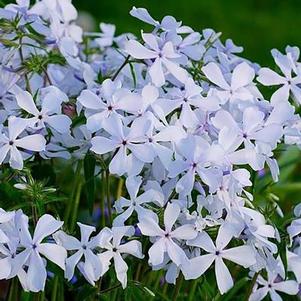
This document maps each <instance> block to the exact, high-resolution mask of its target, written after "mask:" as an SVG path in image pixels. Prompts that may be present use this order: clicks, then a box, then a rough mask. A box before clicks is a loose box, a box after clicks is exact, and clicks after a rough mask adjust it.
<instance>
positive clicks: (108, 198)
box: [106, 169, 112, 224]
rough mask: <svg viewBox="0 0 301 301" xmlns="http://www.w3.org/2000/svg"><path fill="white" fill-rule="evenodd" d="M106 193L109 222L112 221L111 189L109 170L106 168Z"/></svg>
mask: <svg viewBox="0 0 301 301" xmlns="http://www.w3.org/2000/svg"><path fill="white" fill-rule="evenodd" d="M106 195H107V207H108V213H109V224H111V221H112V204H111V191H110V172H109V170H108V169H107V170H106Z"/></svg>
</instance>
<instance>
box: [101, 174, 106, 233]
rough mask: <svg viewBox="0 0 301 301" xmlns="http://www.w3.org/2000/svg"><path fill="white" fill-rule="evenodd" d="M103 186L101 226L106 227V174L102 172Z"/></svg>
mask: <svg viewBox="0 0 301 301" xmlns="http://www.w3.org/2000/svg"><path fill="white" fill-rule="evenodd" d="M101 178H102V181H101V183H102V186H101V198H100V211H101V226H102V227H105V226H106V216H105V208H106V206H105V172H104V171H103V172H102V177H101Z"/></svg>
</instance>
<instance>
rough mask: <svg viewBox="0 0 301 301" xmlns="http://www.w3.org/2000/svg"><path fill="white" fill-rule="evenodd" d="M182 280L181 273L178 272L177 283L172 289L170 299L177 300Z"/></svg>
mask: <svg viewBox="0 0 301 301" xmlns="http://www.w3.org/2000/svg"><path fill="white" fill-rule="evenodd" d="M182 282H183V275H182V274H180V275H179V278H178V279H177V283H176V287H175V291H174V294H173V297H172V301H176V300H177V298H178V296H179V293H180V289H181V286H182Z"/></svg>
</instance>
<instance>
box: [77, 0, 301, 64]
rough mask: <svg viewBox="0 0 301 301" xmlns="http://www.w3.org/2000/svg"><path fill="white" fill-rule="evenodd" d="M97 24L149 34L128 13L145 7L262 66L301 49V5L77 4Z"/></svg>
mask: <svg viewBox="0 0 301 301" xmlns="http://www.w3.org/2000/svg"><path fill="white" fill-rule="evenodd" d="M73 3H74V4H75V6H76V7H77V8H79V9H81V10H84V11H87V12H89V13H91V14H92V15H93V16H94V17H95V19H96V21H97V22H99V21H102V22H108V23H114V24H116V26H117V32H118V33H122V32H128V31H131V32H134V33H136V34H139V30H140V29H148V27H147V26H146V25H144V24H143V23H142V22H140V21H139V20H136V19H135V18H133V17H131V16H130V15H129V14H128V12H129V10H130V9H131V7H132V6H136V7H145V8H147V9H148V10H149V12H150V14H151V15H152V16H153V17H154V18H155V19H159V20H161V18H162V17H164V16H165V15H173V16H175V17H176V19H177V20H182V21H183V23H184V24H186V25H189V26H191V27H193V29H194V30H202V29H203V28H208V27H210V28H213V29H214V30H216V31H221V32H222V33H223V36H222V39H223V40H224V39H226V38H232V39H233V41H234V42H236V44H238V45H241V46H243V47H244V50H245V56H246V57H247V58H249V59H252V60H255V61H257V62H258V63H260V64H271V63H272V59H271V56H270V50H271V49H272V48H279V49H280V50H283V49H284V47H285V46H286V45H291V46H299V47H301V32H300V29H301V1H300V0H285V1H284V0H264V1H263V0H243V1H242V0H226V1H225V0H185V1H183V0H177V1H175V0H135V1H130V0H122V1H121V0H109V1H108V0H73Z"/></svg>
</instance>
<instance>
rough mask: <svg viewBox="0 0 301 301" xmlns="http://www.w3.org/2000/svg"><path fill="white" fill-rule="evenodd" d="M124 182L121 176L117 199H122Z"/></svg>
mask: <svg viewBox="0 0 301 301" xmlns="http://www.w3.org/2000/svg"><path fill="white" fill-rule="evenodd" d="M123 183H124V180H123V178H120V179H119V181H118V186H117V193H116V200H118V199H120V197H121V196H122V187H123Z"/></svg>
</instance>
